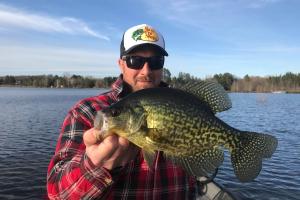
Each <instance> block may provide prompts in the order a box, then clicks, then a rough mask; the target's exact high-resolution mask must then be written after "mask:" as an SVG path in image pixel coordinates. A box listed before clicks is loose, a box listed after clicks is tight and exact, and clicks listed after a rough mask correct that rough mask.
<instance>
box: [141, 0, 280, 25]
mask: <svg viewBox="0 0 300 200" xmlns="http://www.w3.org/2000/svg"><path fill="white" fill-rule="evenodd" d="M282 1H284V0H226V1H224V0H214V1H211V0H163V1H160V0H152V1H148V0H144V3H145V4H146V5H147V6H148V7H150V8H149V9H148V10H149V14H150V15H154V16H159V17H161V18H162V19H165V20H167V21H171V22H175V23H180V24H183V25H190V26H194V27H200V28H204V29H205V28H206V27H207V26H211V25H213V24H214V23H218V25H221V24H222V23H224V22H226V21H227V22H230V21H236V20H238V19H237V16H236V15H237V14H243V11H244V10H245V9H259V8H264V7H266V6H268V5H271V4H275V3H279V2H282ZM161 7H163V8H164V9H160V8H161Z"/></svg>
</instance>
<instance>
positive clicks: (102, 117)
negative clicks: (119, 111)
mask: <svg viewBox="0 0 300 200" xmlns="http://www.w3.org/2000/svg"><path fill="white" fill-rule="evenodd" d="M94 127H95V128H96V129H98V130H101V131H107V130H108V117H107V116H106V114H105V113H103V112H102V111H98V112H97V114H96V117H95V120H94Z"/></svg>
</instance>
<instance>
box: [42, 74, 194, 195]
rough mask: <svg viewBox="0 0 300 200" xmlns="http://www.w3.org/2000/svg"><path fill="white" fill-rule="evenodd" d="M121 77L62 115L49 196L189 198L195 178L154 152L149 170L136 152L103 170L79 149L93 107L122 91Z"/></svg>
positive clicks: (82, 147)
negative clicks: (130, 158) (122, 162)
mask: <svg viewBox="0 0 300 200" xmlns="http://www.w3.org/2000/svg"><path fill="white" fill-rule="evenodd" d="M124 88H125V87H124V83H123V80H122V77H120V78H119V79H117V81H116V82H115V83H114V84H113V85H112V90H111V91H110V92H107V93H104V94H102V95H99V96H95V97H90V98H86V99H84V100H82V101H80V102H79V103H77V104H76V105H75V106H74V107H73V108H72V109H71V110H70V111H69V113H68V115H67V117H66V118H65V120H64V122H63V125H62V129H61V133H60V136H59V139H58V143H57V146H56V150H55V155H54V156H53V158H52V159H51V161H50V164H49V167H48V177H47V190H48V197H49V198H50V199H172V200H173V199H195V198H196V194H197V184H196V180H195V179H194V178H192V177H189V176H187V175H186V174H185V173H184V171H183V170H182V169H181V168H179V167H176V166H174V165H172V164H171V163H169V162H166V161H165V160H164V158H163V156H162V153H161V152H159V153H157V155H156V165H155V166H156V167H155V168H154V169H152V170H150V169H149V168H148V166H147V164H146V163H145V160H144V159H143V156H142V154H139V155H138V156H137V157H136V159H135V160H134V161H132V162H130V163H128V164H127V165H126V166H124V167H122V168H119V169H114V170H112V171H109V170H107V169H105V168H102V167H96V166H94V165H93V164H92V162H91V161H90V160H89V158H88V157H87V156H86V154H85V145H84V143H83V137H82V136H83V133H84V132H85V131H86V130H88V129H90V128H92V127H93V120H94V118H95V114H96V112H97V111H99V110H101V109H102V108H103V107H106V106H108V105H110V104H112V103H114V102H116V101H118V100H119V99H120V98H121V97H122V96H123V94H124V91H125V89H124Z"/></svg>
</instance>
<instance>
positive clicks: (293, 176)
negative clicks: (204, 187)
mask: <svg viewBox="0 0 300 200" xmlns="http://www.w3.org/2000/svg"><path fill="white" fill-rule="evenodd" d="M103 91H104V90H99V89H36V88H0V107H1V112H0V199H42V198H43V197H45V194H46V187H45V185H46V172H47V166H48V164H49V160H50V158H51V156H52V155H53V152H54V148H55V145H56V141H57V138H58V134H59V130H60V126H61V124H62V121H63V119H64V117H65V115H66V114H67V111H68V110H69V109H70V107H71V106H72V105H74V103H75V102H77V101H78V100H80V99H82V98H84V97H88V96H93V95H97V94H99V93H101V92H103ZM230 97H231V100H232V103H233V107H232V109H230V110H229V111H226V112H223V113H220V114H218V116H219V117H220V118H221V119H223V120H224V121H226V122H227V123H229V124H230V125H232V126H233V127H236V128H239V129H242V130H249V131H257V132H264V133H270V134H272V135H274V136H276V137H277V138H278V141H279V144H278V148H277V150H276V152H275V154H274V155H273V157H272V158H271V159H266V160H264V162H263V169H262V171H261V173H260V175H259V176H258V177H257V178H256V179H255V180H254V181H252V182H250V183H240V182H239V181H238V180H237V179H236V178H235V176H234V174H233V171H232V167H231V164H230V159H229V157H228V155H227V153H226V158H225V162H224V164H223V165H222V166H221V167H220V169H219V173H218V175H217V177H216V179H215V180H216V181H217V182H219V183H221V184H222V185H224V186H225V187H226V188H228V189H229V190H230V191H232V192H233V193H234V194H235V195H236V196H238V197H240V199H274V200H275V199H300V94H237V93H233V94H230Z"/></svg>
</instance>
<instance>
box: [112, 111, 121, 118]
mask: <svg viewBox="0 0 300 200" xmlns="http://www.w3.org/2000/svg"><path fill="white" fill-rule="evenodd" d="M120 114H121V110H120V109H112V110H111V115H112V116H113V117H117V116H119V115H120Z"/></svg>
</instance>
